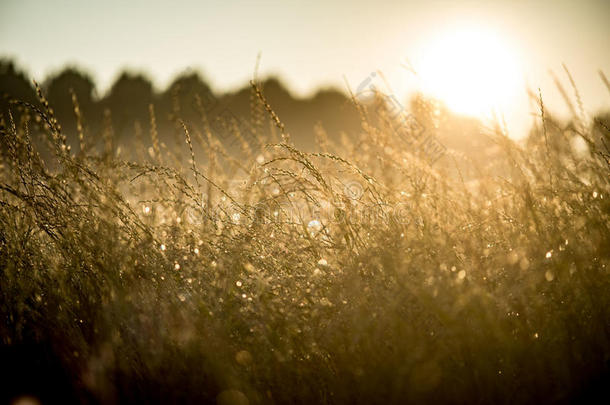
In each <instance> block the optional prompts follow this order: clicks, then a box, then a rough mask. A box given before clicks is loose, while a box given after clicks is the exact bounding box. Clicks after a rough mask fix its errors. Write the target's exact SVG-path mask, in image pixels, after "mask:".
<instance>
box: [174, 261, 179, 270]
mask: <svg viewBox="0 0 610 405" xmlns="http://www.w3.org/2000/svg"><path fill="white" fill-rule="evenodd" d="M174 269H175V270H180V263H178V262H176V263H174Z"/></svg>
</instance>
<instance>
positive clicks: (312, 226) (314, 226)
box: [307, 219, 322, 232]
mask: <svg viewBox="0 0 610 405" xmlns="http://www.w3.org/2000/svg"><path fill="white" fill-rule="evenodd" d="M307 228H309V231H310V232H317V231H319V230H320V229H322V224H321V223H320V221H318V220H317V219H313V220H311V221H309V223H308V224H307Z"/></svg>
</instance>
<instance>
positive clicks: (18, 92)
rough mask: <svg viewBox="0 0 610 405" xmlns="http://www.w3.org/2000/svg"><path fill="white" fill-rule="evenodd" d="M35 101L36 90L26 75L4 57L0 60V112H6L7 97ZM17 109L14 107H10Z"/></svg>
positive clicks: (14, 110)
mask: <svg viewBox="0 0 610 405" xmlns="http://www.w3.org/2000/svg"><path fill="white" fill-rule="evenodd" d="M11 98H12V99H17V100H21V101H27V102H29V103H36V100H37V98H36V92H35V91H34V88H33V86H32V84H31V82H30V81H29V80H28V79H27V77H26V75H25V74H24V73H23V72H22V71H21V70H18V69H16V68H15V64H14V63H13V62H12V61H10V60H6V59H2V60H0V113H2V114H6V113H7V111H8V107H9V103H8V102H9V99H11ZM12 110H13V112H14V113H15V112H16V111H17V108H16V107H13V108H12Z"/></svg>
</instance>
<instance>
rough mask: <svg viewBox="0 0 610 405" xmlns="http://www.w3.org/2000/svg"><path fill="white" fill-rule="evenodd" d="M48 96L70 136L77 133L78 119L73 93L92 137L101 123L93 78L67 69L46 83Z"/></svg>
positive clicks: (57, 116) (72, 69)
mask: <svg viewBox="0 0 610 405" xmlns="http://www.w3.org/2000/svg"><path fill="white" fill-rule="evenodd" d="M45 90H46V96H47V98H48V100H49V104H50V105H51V107H52V108H53V110H54V112H55V117H56V118H57V119H58V120H59V122H60V123H61V125H62V128H63V130H64V133H65V134H66V135H68V136H72V135H74V134H75V133H76V119H75V112H74V103H73V100H72V93H74V94H75V96H76V99H77V102H78V105H79V109H80V111H81V116H82V118H83V121H84V124H85V126H86V128H87V129H89V130H88V131H86V132H87V133H88V134H89V135H90V136H91V133H95V132H97V131H95V129H96V128H97V126H98V125H99V122H100V117H101V116H100V113H99V111H98V106H97V105H96V100H95V84H94V83H93V80H92V79H91V77H89V76H88V75H87V74H85V73H82V72H80V71H79V70H77V69H75V68H66V69H64V70H62V71H61V72H59V73H58V74H56V75H55V76H51V77H49V78H48V79H47V80H46V82H45Z"/></svg>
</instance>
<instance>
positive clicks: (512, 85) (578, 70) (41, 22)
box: [0, 0, 610, 132]
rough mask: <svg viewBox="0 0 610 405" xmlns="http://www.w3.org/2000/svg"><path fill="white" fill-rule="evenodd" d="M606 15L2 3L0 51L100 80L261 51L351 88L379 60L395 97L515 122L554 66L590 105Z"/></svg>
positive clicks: (515, 5)
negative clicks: (420, 95)
mask: <svg viewBox="0 0 610 405" xmlns="http://www.w3.org/2000/svg"><path fill="white" fill-rule="evenodd" d="M609 17H610V1H608V0H582V1H570V0H543V1H532V0H498V1H461V2H458V1H434V0H430V1H409V0H402V1H381V0H380V1H372V0H369V1H361V0H349V1H344V0H335V1H314V0H308V1H294V0H281V1H260V2H254V1H231V0H220V1H214V0H210V1H171V2H170V1H155V0H147V1H140V0H130V1H115V0H106V1H103V2H101V1H84V0H83V1H65V0H64V1H59V0H58V1H51V0H42V1H34V0H0V56H10V57H14V58H15V59H16V60H17V62H18V64H19V65H21V66H23V67H25V68H26V69H27V71H28V72H29V73H30V74H31V75H32V76H34V77H37V78H39V79H41V78H44V76H46V75H47V74H48V73H51V72H54V71H56V70H58V69H60V68H62V67H63V66H64V65H65V64H66V63H69V64H73V65H77V66H78V67H81V68H84V69H85V70H86V71H88V72H90V73H91V74H92V75H93V76H94V78H95V79H96V80H97V82H98V86H99V88H100V90H101V91H104V90H105V89H107V88H108V86H109V85H110V83H111V82H112V80H113V79H114V78H115V76H116V74H117V72H118V71H119V70H120V69H122V68H125V67H127V68H130V69H132V70H138V71H143V72H145V73H147V74H149V75H150V76H151V77H152V78H153V79H154V81H155V83H156V85H157V86H158V87H160V88H163V87H164V86H165V85H167V84H168V82H169V81H170V80H171V78H172V77H173V76H174V75H175V74H176V73H179V72H180V71H182V70H184V69H185V68H197V69H200V70H201V71H202V72H203V75H204V77H206V79H207V80H208V81H209V82H210V84H211V85H212V87H213V88H215V89H217V90H230V89H234V88H236V87H239V86H242V85H244V84H245V83H246V82H247V80H249V79H250V78H251V76H252V73H253V71H254V66H255V62H256V57H257V54H258V53H259V52H262V61H261V69H260V72H261V75H262V76H265V75H268V74H278V75H279V76H280V77H281V78H282V79H283V81H284V83H285V84H287V85H288V87H289V88H290V89H291V90H292V91H293V92H294V93H295V94H300V95H305V94H311V93H312V92H313V91H315V89H317V88H319V87H321V86H322V87H323V86H329V85H334V86H337V87H341V88H345V84H344V79H343V77H344V76H345V77H346V78H347V80H348V82H349V83H350V85H351V87H352V88H353V89H355V88H357V87H358V85H359V84H360V83H361V82H362V81H363V80H365V79H366V78H367V77H368V76H369V74H370V73H371V72H373V71H377V70H379V71H381V72H383V73H384V74H385V76H386V78H387V81H388V82H389V84H390V86H391V87H392V89H393V90H392V91H393V92H394V93H395V94H397V95H398V96H399V98H400V99H403V98H404V97H405V96H406V94H408V92H409V91H412V90H415V89H424V90H427V91H429V92H431V93H433V94H435V95H437V96H439V97H441V98H443V99H444V100H445V101H446V102H447V103H448V104H449V105H450V106H451V107H454V108H455V109H456V110H459V111H462V112H464V113H468V114H475V115H476V114H483V112H482V105H481V101H480V100H482V99H484V100H490V102H492V103H493V104H494V105H498V108H504V110H502V111H503V113H504V114H505V115H506V116H507V119H508V121H509V127H512V128H511V129H512V130H513V131H515V132H517V131H521V130H522V129H523V128H524V125H525V124H524V123H525V121H524V119H525V118H527V119H530V118H529V116H528V112H530V111H531V108H530V107H529V105H528V102H527V98H526V96H525V83H527V84H529V86H530V87H531V88H533V89H537V88H538V87H540V88H541V89H542V94H543V97H544V98H545V103H546V104H547V105H548V106H549V107H550V108H551V109H554V110H557V111H559V112H561V111H564V110H565V109H564V108H563V105H562V104H561V103H560V102H559V101H558V92H557V90H556V88H555V86H554V85H553V82H552V79H551V76H550V75H549V70H552V71H553V72H555V73H556V74H557V76H558V77H559V78H561V79H562V80H563V81H564V84H565V87H566V88H567V89H568V91H569V92H570V93H571V89H569V84H568V83H567V80H565V79H566V76H565V73H564V72H563V70H562V67H561V64H562V63H565V64H566V65H567V66H568V68H569V69H570V71H571V72H572V75H573V76H574V79H575V81H576V83H577V85H578V87H579V90H580V91H581V93H582V96H583V99H584V103H585V108H586V109H587V110H588V111H593V112H595V111H597V110H599V109H600V108H602V107H603V106H606V107H607V106H609V105H610V93H609V92H608V90H607V89H606V88H605V87H604V85H603V83H602V82H601V80H600V78H599V75H598V73H597V71H598V70H599V69H602V70H603V71H604V72H605V74H606V76H609V77H610V24H609V23H608V18H609ZM462 55H463V56H464V57H461V56H462ZM406 60H408V63H410V65H411V66H412V67H413V69H414V70H415V71H416V72H418V74H417V75H415V74H413V73H411V72H409V71H408V70H407V69H405V68H404V67H402V66H401V63H403V64H404V63H405V61H406ZM490 72H491V73H490ZM456 78H457V79H459V80H457V79H456ZM378 79H379V76H377V80H378ZM475 82H476V83H475ZM379 83H381V82H379ZM378 87H380V88H381V87H383V86H381V85H378ZM468 89H470V90H471V91H470V90H468ZM477 100H479V101H477ZM507 105H510V106H511V108H510V109H509V111H507V110H506V106H507ZM518 117H521V118H518ZM528 122H530V121H528Z"/></svg>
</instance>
